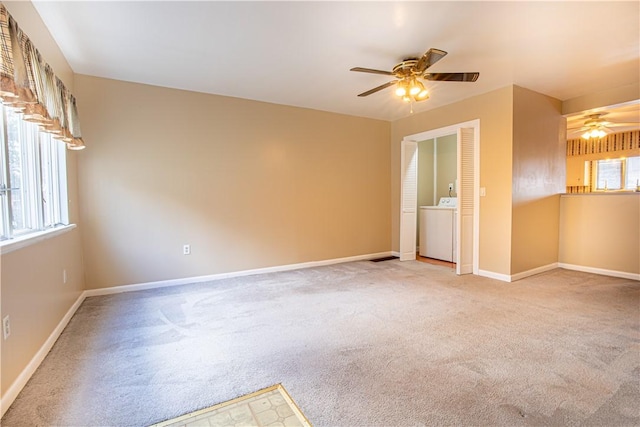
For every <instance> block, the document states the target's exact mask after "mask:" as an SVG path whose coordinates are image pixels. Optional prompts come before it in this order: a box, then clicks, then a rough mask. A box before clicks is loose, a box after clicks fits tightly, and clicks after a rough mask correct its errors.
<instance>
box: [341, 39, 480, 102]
mask: <svg viewBox="0 0 640 427" xmlns="http://www.w3.org/2000/svg"><path fill="white" fill-rule="evenodd" d="M446 54H447V52H445V51H444V50H440V49H434V48H431V49H429V50H428V51H426V52H425V54H424V55H422V57H421V58H406V59H404V60H403V61H402V62H400V63H399V64H396V66H395V67H393V69H392V70H391V71H383V70H375V69H372V68H363V67H354V68H352V69H351V71H357V72H361V73H372V74H382V75H385V76H394V77H395V79H394V80H392V81H390V82H388V83H385V84H383V85H380V86H378V87H374V88H373V89H370V90H368V91H366V92H362V93H361V94H359V95H358V96H369V95H371V94H373V93H376V92H378V91H381V90H382V89H386V88H388V87H391V86H397V87H396V95H398V96H399V97H401V98H402V99H403V100H404V101H406V102H410V101H424V100H425V99H428V98H429V92H428V91H427V89H426V88H425V87H424V84H423V83H422V82H421V81H420V79H424V80H430V81H447V82H475V81H476V80H478V76H480V73H427V72H426V71H427V69H428V68H429V67H431V66H432V65H433V64H435V63H436V62H438V61H439V60H441V59H442V58H443V57H444V56H445V55H446Z"/></svg>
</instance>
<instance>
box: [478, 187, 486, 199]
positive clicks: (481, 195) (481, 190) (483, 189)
mask: <svg viewBox="0 0 640 427" xmlns="http://www.w3.org/2000/svg"><path fill="white" fill-rule="evenodd" d="M486 195H487V189H486V188H485V187H480V197H484V196H486Z"/></svg>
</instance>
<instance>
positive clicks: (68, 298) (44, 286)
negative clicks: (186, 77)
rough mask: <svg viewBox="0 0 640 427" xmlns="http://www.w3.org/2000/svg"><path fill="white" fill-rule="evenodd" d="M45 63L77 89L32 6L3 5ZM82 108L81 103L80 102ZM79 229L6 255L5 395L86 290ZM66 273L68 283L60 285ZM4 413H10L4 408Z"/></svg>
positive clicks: (73, 182)
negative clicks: (7, 334) (8, 326)
mask: <svg viewBox="0 0 640 427" xmlns="http://www.w3.org/2000/svg"><path fill="white" fill-rule="evenodd" d="M4 4H5V6H6V7H7V10H8V11H9V13H10V14H11V15H12V16H13V17H14V18H15V19H16V21H17V22H18V24H19V25H20V27H21V28H22V29H23V30H24V31H25V33H26V34H27V36H29V38H30V39H31V40H32V41H33V42H34V44H35V45H36V47H37V48H38V50H39V51H40V53H41V54H42V56H43V58H44V60H45V61H47V62H48V63H49V64H50V65H51V66H52V67H53V69H54V70H55V72H56V74H57V75H58V76H59V77H60V78H61V79H62V80H63V81H64V83H65V85H67V87H69V88H73V73H72V71H71V68H70V67H69V65H68V64H67V62H66V60H65V59H64V57H63V56H62V54H61V53H60V50H59V49H58V46H57V45H56V44H55V42H54V41H53V39H52V38H51V36H50V34H49V32H48V31H47V29H46V27H45V26H44V24H43V23H42V21H41V20H40V17H39V15H38V14H37V12H36V11H35V9H34V8H33V6H32V4H31V3H30V2H4ZM79 102H80V103H81V101H79ZM83 155H84V153H83V152H72V151H67V171H68V179H69V210H70V217H71V218H70V219H71V222H73V223H76V224H79V223H80V220H79V216H78V194H77V173H76V171H77V167H76V164H77V159H78V157H82V156H83ZM80 232H81V227H80V226H79V227H77V228H75V229H74V230H71V231H70V232H68V233H65V234H62V235H59V236H56V237H53V238H51V239H48V240H45V241H42V242H39V243H36V244H33V245H31V246H28V247H25V248H22V249H19V250H16V251H14V252H10V253H8V254H5V255H2V257H1V259H2V261H1V264H2V274H1V282H2V283H1V295H2V303H1V306H0V311H1V317H4V316H6V315H9V316H10V318H11V336H10V337H9V339H8V340H6V341H3V342H2V350H1V355H0V356H1V360H2V362H1V370H2V378H1V393H2V395H4V394H5V393H6V391H7V389H8V388H9V387H10V386H11V384H12V383H13V382H14V381H15V380H16V378H17V376H18V374H19V373H20V372H21V371H22V370H23V369H24V368H25V367H26V366H27V364H28V363H29V361H30V360H31V359H32V358H33V357H34V356H35V354H36V352H37V351H38V350H39V349H40V347H41V346H42V345H43V344H44V343H45V341H46V340H47V338H48V337H49V335H50V334H51V333H52V332H53V331H54V329H55V328H56V326H57V325H58V324H59V322H60V321H61V320H62V318H63V317H64V315H65V313H66V312H67V311H68V310H69V308H71V306H72V305H73V303H74V302H75V301H76V300H77V298H78V297H79V296H80V294H81V292H82V290H83V289H84V271H83V265H82V247H81V241H80ZM65 269H66V270H67V276H68V280H67V283H66V284H64V283H63V281H62V271H63V270H65ZM3 409H6V408H3Z"/></svg>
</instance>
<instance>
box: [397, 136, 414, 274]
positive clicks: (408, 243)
mask: <svg viewBox="0 0 640 427" xmlns="http://www.w3.org/2000/svg"><path fill="white" fill-rule="evenodd" d="M400 156H401V159H402V171H401V174H402V176H401V179H402V187H401V190H402V191H401V193H402V194H400V234H401V235H400V261H411V260H415V259H416V232H417V231H416V227H417V223H418V143H417V142H416V141H408V140H403V141H402V147H401V153H400Z"/></svg>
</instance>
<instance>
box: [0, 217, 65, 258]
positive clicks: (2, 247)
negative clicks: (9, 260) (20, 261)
mask: <svg viewBox="0 0 640 427" xmlns="http://www.w3.org/2000/svg"><path fill="white" fill-rule="evenodd" d="M74 228H76V225H75V224H69V225H63V226H61V227H56V228H51V229H48V230H44V231H38V232H36V233H30V234H27V235H26V236H19V237H15V238H13V239H9V240H4V241H2V242H1V243H0V253H1V254H2V255H4V254H8V253H9V252H13V251H17V250H18V249H22V248H26V247H27V246H30V245H33V244H35V243H38V242H41V241H43V240H47V239H50V238H52V237H56V236H59V235H61V234H64V233H66V232H68V231H71V230H73V229H74Z"/></svg>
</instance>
